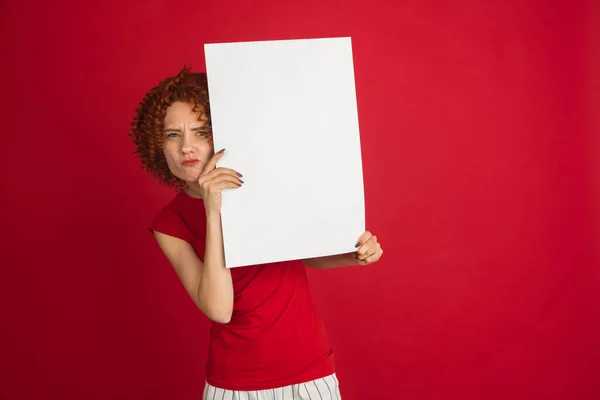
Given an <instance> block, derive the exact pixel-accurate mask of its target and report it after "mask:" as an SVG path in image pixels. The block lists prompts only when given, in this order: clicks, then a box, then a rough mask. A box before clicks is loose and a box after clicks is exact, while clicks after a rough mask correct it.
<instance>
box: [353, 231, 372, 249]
mask: <svg viewBox="0 0 600 400" xmlns="http://www.w3.org/2000/svg"><path fill="white" fill-rule="evenodd" d="M371 236H373V235H371V232H369V231H366V232H364V233H363V234H362V235H360V237H359V238H358V241H357V242H356V246H355V247H360V246H361V245H362V244H364V243H365V242H366V241H367V240H369V238H370V237H371Z"/></svg>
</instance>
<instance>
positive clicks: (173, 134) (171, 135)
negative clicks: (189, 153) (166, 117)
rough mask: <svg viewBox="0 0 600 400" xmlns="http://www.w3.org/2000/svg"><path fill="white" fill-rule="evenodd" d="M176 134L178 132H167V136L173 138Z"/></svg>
mask: <svg viewBox="0 0 600 400" xmlns="http://www.w3.org/2000/svg"><path fill="white" fill-rule="evenodd" d="M178 135H179V134H178V133H169V134H167V137H168V138H174V137H177V136H178Z"/></svg>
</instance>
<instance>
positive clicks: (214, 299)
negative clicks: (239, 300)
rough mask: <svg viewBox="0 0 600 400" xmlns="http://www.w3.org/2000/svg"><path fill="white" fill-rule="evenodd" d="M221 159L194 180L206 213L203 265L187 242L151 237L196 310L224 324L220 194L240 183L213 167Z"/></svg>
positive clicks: (226, 281) (229, 291) (227, 317)
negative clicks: (156, 241) (165, 257)
mask: <svg viewBox="0 0 600 400" xmlns="http://www.w3.org/2000/svg"><path fill="white" fill-rule="evenodd" d="M222 156H223V151H220V152H219V153H217V154H215V155H214V156H213V157H212V158H211V159H210V160H209V162H208V163H207V164H206V167H205V168H204V170H203V172H202V174H201V175H200V177H199V178H198V184H197V185H198V186H197V187H198V188H199V190H200V192H201V194H202V198H203V199H204V211H205V212H206V245H205V251H204V262H202V261H201V260H200V258H199V257H198V256H197V255H196V252H195V250H194V248H193V247H192V246H191V245H190V244H189V243H187V242H185V241H183V240H180V239H177V238H174V237H170V236H167V235H164V234H160V233H155V236H156V238H157V240H158V243H159V245H160V247H161V248H162V249H163V252H164V253H165V254H166V256H167V258H168V259H169V260H170V261H171V264H172V265H173V267H174V268H175V271H176V272H177V275H178V276H179V278H180V279H181V282H182V283H183V285H184V286H185V288H186V290H187V292H188V293H189V295H190V296H191V297H192V299H194V302H195V303H196V305H197V306H198V308H200V310H202V312H203V313H204V314H205V315H206V316H207V317H208V318H210V319H211V320H213V321H216V322H220V323H223V324H226V323H228V322H229V321H231V316H232V314H233V283H232V280H231V271H230V270H229V269H228V268H226V267H225V254H224V249H223V231H222V228H221V191H222V190H223V189H233V188H239V187H240V186H241V185H242V183H243V182H242V181H241V180H240V177H241V174H238V173H237V172H236V171H233V170H231V169H227V168H216V164H217V161H218V160H219V159H220V158H221V157H222ZM198 212H202V210H198Z"/></svg>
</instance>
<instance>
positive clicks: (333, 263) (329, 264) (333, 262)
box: [303, 253, 358, 269]
mask: <svg viewBox="0 0 600 400" xmlns="http://www.w3.org/2000/svg"><path fill="white" fill-rule="evenodd" d="M303 263H304V265H306V266H307V267H311V268H318V269H329V268H338V267H349V266H352V265H357V264H358V262H357V260H356V257H355V253H346V254H338V255H335V256H326V257H315V258H307V259H305V260H303Z"/></svg>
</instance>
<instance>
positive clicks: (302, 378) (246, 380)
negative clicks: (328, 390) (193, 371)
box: [149, 191, 334, 391]
mask: <svg viewBox="0 0 600 400" xmlns="http://www.w3.org/2000/svg"><path fill="white" fill-rule="evenodd" d="M149 229H150V230H151V231H152V230H156V231H158V232H162V233H164V234H166V235H170V236H175V237H177V238H180V239H182V240H185V241H187V242H189V243H190V244H191V245H192V246H193V247H194V249H195V250H196V253H197V254H198V256H199V257H200V259H202V260H203V259H204V247H205V235H206V214H205V211H204V204H203V200H202V199H196V198H193V197H191V196H189V195H188V194H187V193H185V192H183V191H181V192H179V193H178V194H177V195H176V196H175V197H174V198H173V200H172V201H171V202H169V204H167V205H166V206H165V207H164V208H163V209H162V210H161V211H160V212H159V213H158V215H157V216H156V217H155V218H154V220H153V221H152V223H151V225H150V227H149ZM231 276H232V280H233V290H234V304H233V315H232V318H231V321H230V322H229V323H228V324H220V323H217V322H213V323H212V326H211V330H210V343H209V352H208V362H207V381H208V383H210V384H211V385H213V386H216V387H219V388H223V389H229V390H244V391H247V390H263V389H272V388H276V387H281V386H287V385H292V384H298V383H302V382H307V381H310V380H313V379H318V378H321V377H324V376H327V375H330V374H332V373H334V355H333V351H332V349H331V348H330V346H329V342H328V339H327V333H326V331H325V327H324V326H323V323H322V321H321V319H320V317H319V315H318V313H317V310H316V309H315V306H314V304H313V300H312V297H311V295H310V292H309V288H308V280H307V276H306V270H305V267H304V264H303V263H302V262H301V261H291V262H281V263H273V264H265V265H256V266H247V267H237V268H232V269H231Z"/></svg>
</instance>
